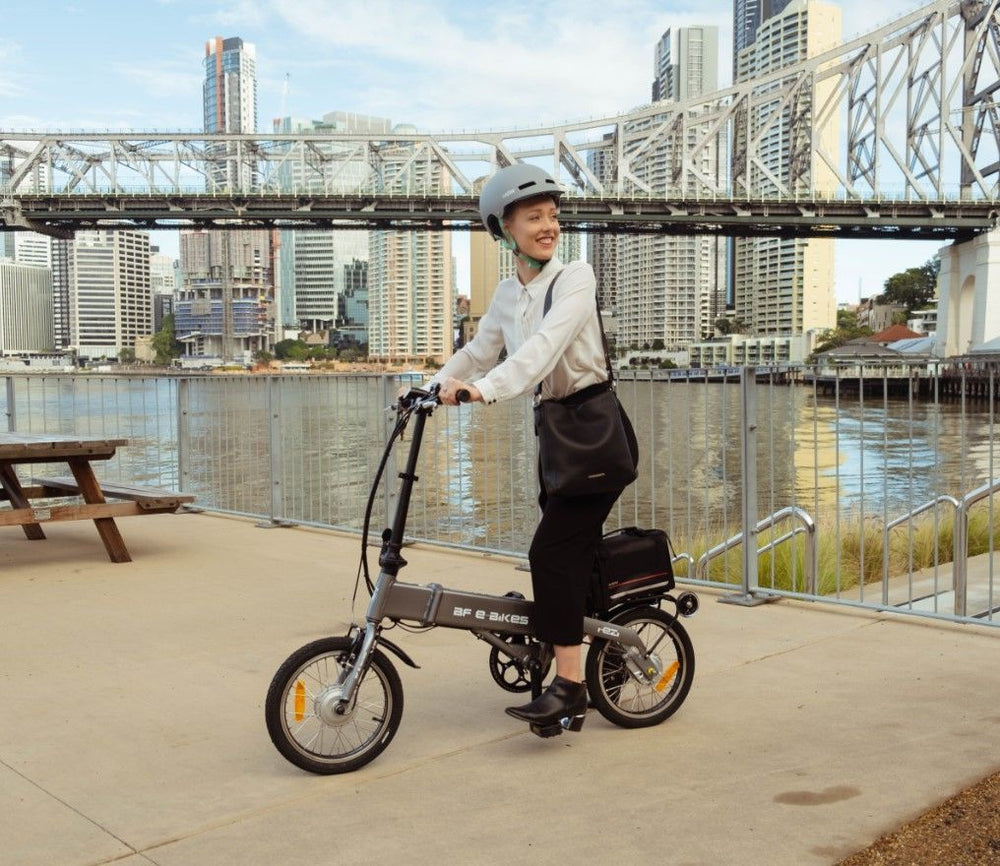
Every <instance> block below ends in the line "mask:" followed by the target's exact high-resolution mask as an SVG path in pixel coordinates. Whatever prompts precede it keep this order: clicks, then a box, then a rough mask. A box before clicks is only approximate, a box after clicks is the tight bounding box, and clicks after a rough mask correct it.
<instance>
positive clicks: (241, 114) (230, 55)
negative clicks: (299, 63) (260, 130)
mask: <svg viewBox="0 0 1000 866" xmlns="http://www.w3.org/2000/svg"><path fill="white" fill-rule="evenodd" d="M204 67H205V81H204V84H203V85H202V107H203V114H204V119H205V132H232V133H238V132H243V133H253V132H256V131H257V48H256V46H255V45H253V44H252V43H250V42H244V41H243V40H242V39H240V38H239V37H233V38H230V39H223V38H222V37H221V36H217V37H215V38H214V39H211V40H209V41H208V42H206V43H205V59H204ZM207 150H208V153H209V155H210V156H212V157H214V158H215V160H216V162H215V164H214V166H213V167H212V169H211V170H210V177H209V185H210V186H211V187H212V188H215V189H233V190H249V189H251V188H252V187H253V184H254V182H255V180H256V178H255V176H254V172H253V170H252V168H251V167H250V165H249V164H241V163H240V162H239V160H238V158H237V148H236V146H235V144H210V145H209V146H208V148H207Z"/></svg>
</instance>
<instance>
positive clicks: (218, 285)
mask: <svg viewBox="0 0 1000 866" xmlns="http://www.w3.org/2000/svg"><path fill="white" fill-rule="evenodd" d="M180 255H181V273H182V275H183V276H182V280H183V285H182V286H181V288H180V289H179V290H178V292H177V300H176V302H175V304H174V329H175V333H176V335H177V340H178V341H179V342H180V343H181V344H182V345H183V346H184V354H185V355H186V356H191V357H204V358H221V359H222V360H223V361H247V360H250V358H252V356H253V355H254V354H255V353H256V352H259V351H261V350H263V349H268V348H270V346H271V337H272V334H273V322H274V286H273V280H272V271H271V268H272V265H271V241H270V233H269V232H268V231H267V230H265V229H242V228H241V229H227V230H225V231H207V232H206V231H183V232H181V243H180ZM227 300H228V303H227Z"/></svg>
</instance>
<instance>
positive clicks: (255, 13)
mask: <svg viewBox="0 0 1000 866" xmlns="http://www.w3.org/2000/svg"><path fill="white" fill-rule="evenodd" d="M219 5H220V7H221V8H219V9H217V10H215V11H214V12H210V13H206V14H198V15H193V16H192V17H191V20H192V21H193V22H195V23H197V24H204V25H206V26H210V27H211V28H219V29H221V30H232V31H236V30H248V29H255V30H256V29H263V28H264V27H265V26H266V25H267V23H268V20H269V18H270V12H269V9H268V6H269V4H268V3H267V2H265V0H228V2H226V3H222V4H219ZM219 35H224V36H232V35H236V34H235V33H225V34H219Z"/></svg>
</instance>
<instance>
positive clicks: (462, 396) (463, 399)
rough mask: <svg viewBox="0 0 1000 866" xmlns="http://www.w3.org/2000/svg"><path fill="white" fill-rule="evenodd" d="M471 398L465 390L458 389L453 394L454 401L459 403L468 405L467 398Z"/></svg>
mask: <svg viewBox="0 0 1000 866" xmlns="http://www.w3.org/2000/svg"><path fill="white" fill-rule="evenodd" d="M471 396H472V395H471V394H470V393H469V392H468V390H467V389H466V388H459V389H458V390H457V391H456V392H455V399H456V400H458V402H459V403H468V402H469V398H470V397H471Z"/></svg>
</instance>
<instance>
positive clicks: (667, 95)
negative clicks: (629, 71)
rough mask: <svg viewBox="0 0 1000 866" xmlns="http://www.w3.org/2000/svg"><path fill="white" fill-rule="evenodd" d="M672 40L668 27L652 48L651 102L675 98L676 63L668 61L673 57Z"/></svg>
mask: <svg viewBox="0 0 1000 866" xmlns="http://www.w3.org/2000/svg"><path fill="white" fill-rule="evenodd" d="M673 41H674V40H673V34H672V33H671V32H670V28H669V27H668V28H667V29H666V30H665V31H664V33H663V35H662V36H661V37H660V39H659V41H658V42H657V43H656V45H655V46H654V48H653V86H652V92H651V94H650V99H651V101H652V102H659V101H660V100H661V99H676V98H677V96H676V81H677V65H676V64H674V63H671V62H670V60H671V58H672V57H673Z"/></svg>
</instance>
